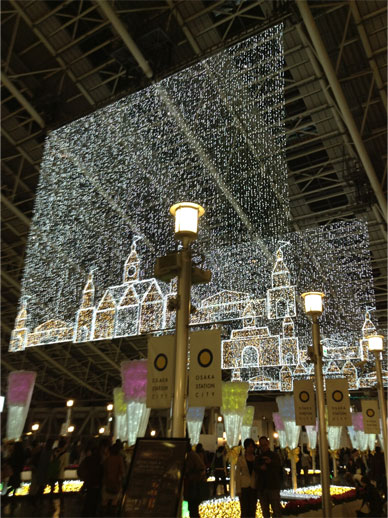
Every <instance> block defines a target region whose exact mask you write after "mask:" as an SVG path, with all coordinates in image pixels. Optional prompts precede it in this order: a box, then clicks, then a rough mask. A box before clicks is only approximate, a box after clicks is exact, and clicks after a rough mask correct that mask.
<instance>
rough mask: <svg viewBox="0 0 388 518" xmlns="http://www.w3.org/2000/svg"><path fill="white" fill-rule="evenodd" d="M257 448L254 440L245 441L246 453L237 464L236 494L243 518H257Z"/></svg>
mask: <svg viewBox="0 0 388 518" xmlns="http://www.w3.org/2000/svg"><path fill="white" fill-rule="evenodd" d="M255 448H256V445H255V442H254V440H253V439H249V438H248V439H245V441H244V453H243V455H240V456H239V458H238V461H237V464H236V494H237V496H238V497H239V500H240V508H241V518H255V516H256V506H257V489H256V473H255V469H254V468H255Z"/></svg>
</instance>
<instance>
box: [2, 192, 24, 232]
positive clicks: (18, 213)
mask: <svg viewBox="0 0 388 518" xmlns="http://www.w3.org/2000/svg"><path fill="white" fill-rule="evenodd" d="M1 203H2V204H3V205H4V206H5V207H7V209H9V210H10V211H11V212H13V214H14V215H15V216H16V217H17V218H19V219H20V221H22V222H23V223H24V224H25V225H27V227H29V226H30V225H31V221H30V220H29V219H28V218H27V216H25V215H24V214H23V212H22V211H21V210H20V209H18V208H17V207H15V205H13V203H11V202H10V201H9V200H8V198H6V197H5V196H4V194H3V193H1ZM3 216H4V215H3Z"/></svg>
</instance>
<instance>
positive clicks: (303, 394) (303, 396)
mask: <svg viewBox="0 0 388 518" xmlns="http://www.w3.org/2000/svg"><path fill="white" fill-rule="evenodd" d="M299 399H300V400H301V401H302V403H307V401H308V400H309V399H310V394H309V393H308V392H306V391H305V390H302V392H301V393H300V394H299Z"/></svg>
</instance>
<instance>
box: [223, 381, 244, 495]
mask: <svg viewBox="0 0 388 518" xmlns="http://www.w3.org/2000/svg"><path fill="white" fill-rule="evenodd" d="M248 389H249V383H245V382H243V381H235V382H230V381H225V382H222V407H221V414H222V415H223V416H224V426H225V433H226V440H227V443H228V445H229V446H230V449H229V451H228V459H229V462H230V496H232V497H234V496H235V493H236V488H235V485H236V463H237V459H238V456H239V454H240V451H241V448H240V447H238V446H237V444H238V441H239V436H240V432H241V425H242V420H243V417H244V412H245V403H246V400H247V397H248Z"/></svg>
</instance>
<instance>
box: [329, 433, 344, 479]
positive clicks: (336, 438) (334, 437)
mask: <svg viewBox="0 0 388 518" xmlns="http://www.w3.org/2000/svg"><path fill="white" fill-rule="evenodd" d="M341 436H342V426H328V427H327V439H328V441H329V447H330V450H329V453H330V455H331V457H332V459H333V474H334V478H336V477H337V475H338V469H337V459H338V450H339V449H340V448H341Z"/></svg>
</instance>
